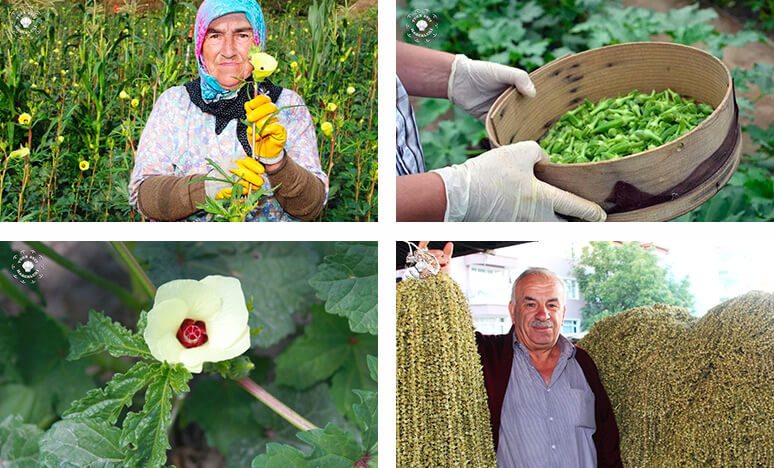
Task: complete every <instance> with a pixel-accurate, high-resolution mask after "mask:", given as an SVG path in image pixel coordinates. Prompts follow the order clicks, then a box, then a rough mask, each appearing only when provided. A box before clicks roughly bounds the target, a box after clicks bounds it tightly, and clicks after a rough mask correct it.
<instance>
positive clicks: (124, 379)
mask: <svg viewBox="0 0 774 468" xmlns="http://www.w3.org/2000/svg"><path fill="white" fill-rule="evenodd" d="M160 367H161V364H159V363H153V364H149V363H147V362H143V361H140V362H138V363H137V364H135V365H134V366H132V368H131V369H129V370H128V371H127V372H126V373H124V374H116V375H114V376H113V379H112V380H111V381H110V382H108V383H107V384H106V385H105V387H104V388H95V389H93V390H90V391H89V392H88V393H87V394H86V396H84V397H83V398H81V399H80V400H77V401H75V402H73V404H72V406H70V409H68V410H67V411H66V412H65V413H64V418H65V419H76V418H81V419H83V418H92V419H101V420H104V421H107V422H108V423H109V424H115V422H116V421H117V420H118V416H119V415H120V414H121V411H122V410H123V409H124V407H127V406H129V405H131V403H132V399H133V398H134V395H135V394H136V393H138V392H139V391H140V390H142V389H143V388H145V387H146V386H147V385H148V384H149V383H150V381H151V379H153V378H154V377H155V376H156V375H157V374H158V372H159V368H160Z"/></svg>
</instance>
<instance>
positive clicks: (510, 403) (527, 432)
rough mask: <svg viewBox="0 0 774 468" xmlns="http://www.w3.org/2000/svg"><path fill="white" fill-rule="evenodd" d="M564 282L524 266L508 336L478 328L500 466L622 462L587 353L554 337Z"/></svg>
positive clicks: (606, 403) (566, 466) (615, 431)
mask: <svg viewBox="0 0 774 468" xmlns="http://www.w3.org/2000/svg"><path fill="white" fill-rule="evenodd" d="M565 298H566V291H565V286H564V283H563V282H562V281H561V279H559V277H557V276H556V274H554V273H553V272H551V271H550V270H547V269H544V268H530V269H528V270H527V271H525V272H524V273H522V274H521V275H520V276H519V277H518V278H517V279H516V282H515V283H514V285H513V291H512V294H511V301H510V303H509V304H508V311H509V312H510V315H511V320H512V322H513V327H511V330H510V331H509V332H508V334H506V335H482V334H480V333H476V341H477V343H478V349H479V353H480V354H481V363H482V364H483V367H484V381H485V384H486V389H487V393H488V395H489V410H490V412H491V422H492V434H493V436H494V443H495V449H496V451H497V464H498V467H500V468H510V467H524V466H527V467H557V468H560V467H561V468H570V467H584V468H585V467H594V466H598V467H622V466H623V465H622V463H621V454H620V448H619V436H618V426H617V425H616V422H615V417H614V415H613V408H612V407H611V405H610V400H609V399H608V397H607V393H606V392H605V389H604V387H603V386H602V382H601V381H600V378H599V374H598V372H597V368H596V366H595V365H594V362H593V361H592V360H591V357H589V355H588V354H587V353H586V352H585V351H584V350H583V349H581V348H578V347H577V346H574V345H573V344H572V343H570V342H569V340H567V338H565V337H564V336H562V335H560V334H559V331H560V330H561V327H562V322H563V321H564V314H565V311H566V307H565Z"/></svg>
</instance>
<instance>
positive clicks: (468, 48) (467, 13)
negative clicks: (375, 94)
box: [398, 0, 774, 221]
mask: <svg viewBox="0 0 774 468" xmlns="http://www.w3.org/2000/svg"><path fill="white" fill-rule="evenodd" d="M750 2H757V3H761V4H764V3H766V2H762V1H758V0H750ZM748 3H749V2H748ZM769 3H770V2H769ZM414 9H428V10H430V11H431V12H432V13H435V14H436V15H437V16H438V18H439V25H438V27H437V28H436V30H435V31H436V32H437V37H435V38H434V39H433V40H431V41H430V42H429V43H428V44H425V45H426V46H427V47H432V48H435V49H439V50H444V51H447V52H452V53H455V54H465V55H467V56H468V57H470V58H474V59H480V60H489V61H493V62H497V63H502V64H506V65H511V66H515V67H519V68H522V69H524V70H527V71H532V70H534V69H535V68H537V67H540V66H542V65H544V64H546V63H548V62H550V61H552V60H554V59H556V58H559V57H561V56H563V55H566V54H569V53H574V52H581V51H583V50H587V49H592V48H597V47H602V46H605V45H610V44H619V43H624V42H635V41H650V40H651V39H652V38H653V37H654V36H655V35H657V34H660V35H666V36H667V38H668V39H667V40H670V41H672V42H676V43H680V44H686V45H694V46H697V47H702V48H704V49H705V50H707V51H708V52H710V53H712V54H713V55H715V56H717V57H719V58H722V51H723V48H724V47H727V46H737V47H743V46H744V45H745V44H748V43H750V42H751V41H763V40H764V36H763V35H762V34H761V33H759V32H756V31H754V30H752V29H748V30H744V31H742V32H740V33H738V34H735V35H729V34H724V33H720V32H718V31H717V30H715V28H714V27H713V26H712V25H711V24H710V21H712V20H714V19H716V18H717V13H716V12H715V11H714V10H712V9H709V8H707V9H701V8H700V6H699V4H698V3H696V4H693V5H689V6H686V7H683V8H679V9H672V10H670V11H668V12H666V13H659V12H655V11H653V10H651V9H645V8H637V7H626V6H623V5H622V4H621V2H620V1H619V0H562V1H560V2H555V1H549V0H530V1H526V2H511V1H508V0H408V1H407V5H406V8H405V9H400V8H399V9H398V23H399V25H402V24H403V22H404V21H405V18H406V14H407V13H408V12H410V11H413V10H414ZM756 11H761V13H760V14H761V15H762V16H761V17H762V18H763V17H764V16H763V15H765V13H763V12H764V11H765V10H756ZM768 11H769V14H770V11H771V10H770V9H769V10H768ZM403 40H405V41H407V42H411V39H409V38H405V37H404V38H403ZM662 40H663V39H662ZM773 74H774V64H765V63H758V64H756V65H755V66H754V67H753V68H751V69H748V70H742V69H739V68H737V69H734V70H733V76H734V83H735V86H736V88H737V90H739V91H747V90H755V89H757V90H758V92H759V93H758V96H757V97H756V98H753V99H746V98H742V97H737V102H738V104H739V107H740V111H741V115H742V117H743V118H744V119H746V121H748V122H749V121H750V120H751V119H752V115H753V113H754V110H755V103H756V102H757V101H758V100H760V99H761V98H762V97H763V96H766V95H770V94H774V81H772V75H773ZM538 92H539V90H538ZM452 110H453V118H452V119H449V120H442V121H440V123H438V126H437V129H436V128H435V127H430V128H432V131H431V130H430V128H428V127H427V126H428V125H429V124H431V123H433V122H435V121H436V120H437V119H438V118H439V117H441V116H443V115H446V114H447V112H450V111H452ZM416 116H417V124H418V126H419V128H420V129H422V128H424V130H423V131H421V132H420V138H421V141H422V146H423V147H424V150H425V165H426V169H428V170H429V169H434V168H438V167H444V166H447V165H450V164H459V163H462V162H464V161H465V160H466V159H467V158H468V157H471V156H476V155H478V154H480V153H482V152H483V151H485V149H486V148H487V145H488V142H487V141H485V138H486V136H487V135H486V131H485V130H484V126H483V124H481V123H480V122H479V121H477V120H476V119H474V118H473V117H470V116H469V115H467V114H466V113H465V112H464V111H462V110H460V109H458V108H456V107H455V106H452V105H451V103H450V102H449V101H447V100H438V99H421V100H420V101H419V105H418V108H417V109H416ZM743 131H745V132H746V133H748V134H749V135H750V137H751V139H752V141H753V143H754V144H755V145H758V146H759V149H758V150H757V151H756V152H754V153H751V154H745V155H743V158H742V163H741V165H740V167H739V170H738V171H737V173H736V174H735V175H734V176H733V177H732V179H731V181H730V182H729V183H728V184H727V185H726V186H725V187H724V188H723V189H722V190H721V191H720V192H719V193H718V194H717V195H716V196H715V197H713V198H712V199H710V200H709V201H708V202H706V203H705V204H704V205H702V206H701V207H699V208H697V209H696V210H694V211H692V212H690V213H688V214H686V215H684V216H682V217H680V218H678V219H677V220H678V221H772V220H774V125H771V126H770V127H769V128H767V129H766V128H760V127H758V126H756V125H751V124H748V125H744V127H743Z"/></svg>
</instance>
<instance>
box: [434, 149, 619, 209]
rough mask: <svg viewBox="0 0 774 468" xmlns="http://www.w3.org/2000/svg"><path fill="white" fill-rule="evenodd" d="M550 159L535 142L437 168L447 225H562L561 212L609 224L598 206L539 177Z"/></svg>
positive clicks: (492, 151)
mask: <svg viewBox="0 0 774 468" xmlns="http://www.w3.org/2000/svg"><path fill="white" fill-rule="evenodd" d="M542 160H548V155H547V154H546V153H545V151H543V148H541V147H540V145H538V144H537V143H536V142H534V141H522V142H519V143H516V144H513V145H508V146H502V147H500V148H495V149H493V150H490V151H487V152H486V153H484V154H482V155H481V156H478V157H476V158H472V159H469V160H467V161H466V162H465V163H463V164H456V165H454V166H450V167H444V168H441V169H436V170H434V171H432V172H435V173H437V174H438V175H440V176H441V179H443V183H444V185H445V186H446V213H445V215H444V221H563V219H562V218H560V217H558V216H557V215H556V213H561V214H564V215H567V216H573V217H576V218H580V219H583V220H586V221H604V220H605V218H607V214H606V213H605V212H604V210H602V208H601V207H600V206H599V205H597V204H596V203H593V202H590V201H588V200H584V199H583V198H580V197H579V196H577V195H573V194H572V193H569V192H565V191H564V190H561V189H558V188H556V187H554V186H552V185H548V184H547V183H545V182H542V181H540V180H538V179H537V178H535V174H534V169H533V168H534V166H535V163H537V162H538V161H542Z"/></svg>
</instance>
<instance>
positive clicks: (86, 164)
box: [78, 161, 89, 171]
mask: <svg viewBox="0 0 774 468" xmlns="http://www.w3.org/2000/svg"><path fill="white" fill-rule="evenodd" d="M78 167H79V168H80V169H81V170H82V171H88V170H89V161H81V162H79V163H78Z"/></svg>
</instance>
